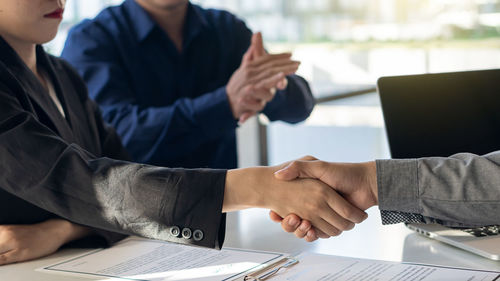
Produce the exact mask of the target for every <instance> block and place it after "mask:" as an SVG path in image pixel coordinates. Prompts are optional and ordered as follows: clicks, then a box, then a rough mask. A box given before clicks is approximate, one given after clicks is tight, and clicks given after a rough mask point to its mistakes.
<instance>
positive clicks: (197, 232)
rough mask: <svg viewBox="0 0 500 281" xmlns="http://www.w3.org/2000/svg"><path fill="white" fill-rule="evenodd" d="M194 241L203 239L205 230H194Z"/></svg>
mask: <svg viewBox="0 0 500 281" xmlns="http://www.w3.org/2000/svg"><path fill="white" fill-rule="evenodd" d="M193 238H194V241H201V239H203V231H201V230H199V229H197V230H195V231H194V232H193Z"/></svg>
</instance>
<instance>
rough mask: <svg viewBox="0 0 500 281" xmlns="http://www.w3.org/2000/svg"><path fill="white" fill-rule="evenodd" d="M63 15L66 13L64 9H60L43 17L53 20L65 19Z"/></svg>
mask: <svg viewBox="0 0 500 281" xmlns="http://www.w3.org/2000/svg"><path fill="white" fill-rule="evenodd" d="M63 13H64V9H61V8H59V9H57V10H55V11H53V12H52V13H50V14H46V15H45V16H43V17H45V18H51V19H62V18H63Z"/></svg>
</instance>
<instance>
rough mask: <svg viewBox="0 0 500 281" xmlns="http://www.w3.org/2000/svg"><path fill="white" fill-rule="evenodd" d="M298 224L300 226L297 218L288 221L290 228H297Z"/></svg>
mask: <svg viewBox="0 0 500 281" xmlns="http://www.w3.org/2000/svg"><path fill="white" fill-rule="evenodd" d="M297 224H299V221H298V220H297V218H295V217H291V218H290V219H289V220H288V225H290V226H293V227H296V226H297Z"/></svg>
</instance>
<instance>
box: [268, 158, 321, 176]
mask: <svg viewBox="0 0 500 281" xmlns="http://www.w3.org/2000/svg"><path fill="white" fill-rule="evenodd" d="M327 165H328V164H327V163H326V162H323V161H293V162H292V163H290V164H289V165H288V166H286V167H285V168H283V169H281V170H279V171H277V172H275V173H274V175H275V177H276V178H278V179H280V180H293V179H296V178H315V179H321V178H322V177H323V175H324V174H325V172H326V169H327Z"/></svg>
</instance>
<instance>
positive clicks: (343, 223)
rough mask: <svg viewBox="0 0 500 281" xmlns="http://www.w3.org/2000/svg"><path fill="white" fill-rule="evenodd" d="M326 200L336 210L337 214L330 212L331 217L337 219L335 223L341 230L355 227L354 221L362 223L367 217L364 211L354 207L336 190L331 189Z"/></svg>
mask: <svg viewBox="0 0 500 281" xmlns="http://www.w3.org/2000/svg"><path fill="white" fill-rule="evenodd" d="M326 200H327V202H328V205H329V206H330V208H331V209H332V210H334V211H335V215H334V214H332V213H330V216H331V217H330V218H331V220H335V221H336V223H337V224H334V225H335V226H336V227H337V228H338V229H340V230H344V231H345V230H351V229H352V228H354V223H361V222H362V221H364V220H365V219H366V217H367V214H366V213H365V212H364V211H362V210H360V209H359V208H357V207H354V206H353V205H352V204H351V203H349V202H347V200H345V199H344V197H342V196H340V195H339V194H338V193H337V192H336V191H334V190H331V192H330V194H329V196H328V197H327V198H326ZM337 216H338V217H340V218H341V219H340V218H337Z"/></svg>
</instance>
